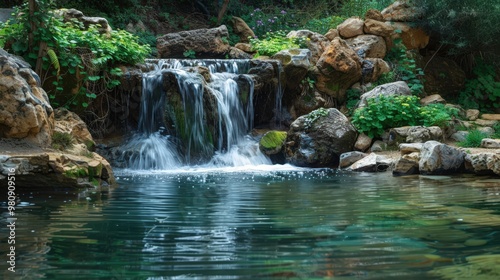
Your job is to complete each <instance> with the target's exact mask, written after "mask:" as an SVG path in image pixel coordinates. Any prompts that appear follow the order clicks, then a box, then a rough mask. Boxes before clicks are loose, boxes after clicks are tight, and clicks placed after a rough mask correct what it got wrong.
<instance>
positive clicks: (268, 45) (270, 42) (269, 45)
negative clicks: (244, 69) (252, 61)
mask: <svg viewBox="0 0 500 280" xmlns="http://www.w3.org/2000/svg"><path fill="white" fill-rule="evenodd" d="M306 40H307V39H305V38H302V37H297V38H287V37H286V35H285V33H284V32H282V31H277V32H268V33H267V34H266V37H265V38H264V39H262V40H261V39H257V38H252V39H250V44H251V46H252V49H253V50H254V51H256V52H257V54H256V56H260V55H266V56H272V55H274V54H276V53H277V52H279V51H282V50H286V49H296V48H300V47H302V46H304V44H305V41H306Z"/></svg>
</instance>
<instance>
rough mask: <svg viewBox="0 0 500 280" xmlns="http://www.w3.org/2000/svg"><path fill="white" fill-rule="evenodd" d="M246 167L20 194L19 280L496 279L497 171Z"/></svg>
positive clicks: (499, 263) (499, 239)
mask: <svg viewBox="0 0 500 280" xmlns="http://www.w3.org/2000/svg"><path fill="white" fill-rule="evenodd" d="M254 168H255V170H253V169H250V168H242V169H230V170H225V169H219V170H195V171H193V170H177V171H175V172H155V173H144V172H142V173H141V172H135V173H130V172H126V171H122V172H118V182H119V187H118V188H117V189H115V190H114V191H112V192H111V193H110V194H109V195H108V196H105V197H101V198H98V196H95V197H94V196H91V197H88V198H86V197H81V198H74V197H73V198H71V199H68V198H67V197H64V196H63V197H61V196H56V195H55V194H51V193H50V192H37V193H32V194H28V195H25V196H23V197H22V199H21V201H20V207H18V209H16V211H17V212H16V214H17V217H18V224H17V228H16V245H17V246H16V254H17V256H18V261H17V265H16V268H17V269H16V271H17V272H16V276H17V277H18V278H19V279H43V278H45V279H325V278H326V279H328V278H334V279H385V280H387V279H408V280H410V279H500V278H499V277H500V268H499V267H500V204H499V202H500V195H499V193H500V180H499V179H498V177H497V178H489V177H463V176H460V177H438V176H434V177H425V176H414V177H398V178H395V177H392V176H391V174H390V173H379V174H364V173H346V172H339V171H334V170H329V169H322V170H307V169H296V168H292V169H293V170H286V169H287V167H286V166H283V167H280V168H281V169H282V170H274V171H271V170H270V169H276V168H278V167H277V166H267V167H264V168H260V169H259V168H258V167H254ZM243 169H244V170H243ZM266 169H267V170H266ZM5 206H6V205H5V204H3V205H2V211H4V212H3V214H2V217H3V219H4V220H5V218H6V213H5V211H6V209H5V208H6V207H5ZM0 234H1V236H2V247H1V253H2V255H3V256H5V254H6V248H7V247H6V244H5V242H4V241H5V240H6V239H4V237H5V236H6V234H7V229H6V228H2V229H1V230H0ZM1 268H2V269H3V270H2V274H0V276H2V275H3V276H4V279H9V278H7V277H11V276H12V275H11V273H10V272H5V271H6V267H5V264H2V267H1Z"/></svg>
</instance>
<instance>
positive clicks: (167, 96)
mask: <svg viewBox="0 0 500 280" xmlns="http://www.w3.org/2000/svg"><path fill="white" fill-rule="evenodd" d="M148 63H149V64H151V65H153V66H154V70H152V71H150V72H148V73H145V74H143V80H142V82H143V87H142V97H141V106H140V115H139V121H138V127H137V131H136V132H135V133H134V134H133V136H132V137H131V138H130V139H129V140H128V141H127V143H126V144H125V145H123V146H122V148H121V150H123V154H122V160H124V161H125V162H127V164H126V165H127V167H129V168H133V169H159V170H162V169H174V168H179V167H181V166H184V165H189V166H193V165H197V166H200V165H204V166H206V165H211V166H214V167H219V166H242V165H260V164H271V161H270V160H269V159H268V158H267V157H266V156H265V155H263V154H262V153H261V152H260V150H259V148H258V144H257V141H256V139H254V138H253V137H252V136H250V134H249V133H250V132H251V130H252V129H253V125H254V116H255V112H254V88H255V85H254V77H252V75H250V74H248V71H249V69H250V60H177V59H161V60H150V61H148ZM278 96H279V98H275V99H276V104H275V110H276V112H278V111H281V108H278V106H281V97H282V91H281V89H280V87H279V90H278V92H277V97H278ZM278 99H279V100H278Z"/></svg>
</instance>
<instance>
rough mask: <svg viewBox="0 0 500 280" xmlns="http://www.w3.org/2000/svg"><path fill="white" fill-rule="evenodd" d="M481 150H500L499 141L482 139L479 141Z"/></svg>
mask: <svg viewBox="0 0 500 280" xmlns="http://www.w3.org/2000/svg"><path fill="white" fill-rule="evenodd" d="M481 148H487V149H498V148H500V139H491V138H484V139H483V140H482V141H481Z"/></svg>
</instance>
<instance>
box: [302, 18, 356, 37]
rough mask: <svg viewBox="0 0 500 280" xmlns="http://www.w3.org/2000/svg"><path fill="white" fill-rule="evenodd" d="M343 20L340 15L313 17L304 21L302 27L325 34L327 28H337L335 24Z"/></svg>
mask: <svg viewBox="0 0 500 280" xmlns="http://www.w3.org/2000/svg"><path fill="white" fill-rule="evenodd" d="M345 20H346V18H345V17H342V16H329V17H325V18H319V19H317V18H313V19H310V20H309V21H307V22H306V23H305V25H304V28H305V29H307V30H311V31H313V32H317V33H320V34H326V32H328V30H330V29H332V28H337V26H338V25H339V24H341V23H342V22H344V21H345Z"/></svg>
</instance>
